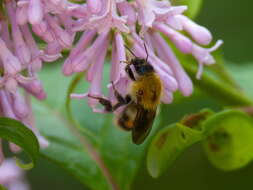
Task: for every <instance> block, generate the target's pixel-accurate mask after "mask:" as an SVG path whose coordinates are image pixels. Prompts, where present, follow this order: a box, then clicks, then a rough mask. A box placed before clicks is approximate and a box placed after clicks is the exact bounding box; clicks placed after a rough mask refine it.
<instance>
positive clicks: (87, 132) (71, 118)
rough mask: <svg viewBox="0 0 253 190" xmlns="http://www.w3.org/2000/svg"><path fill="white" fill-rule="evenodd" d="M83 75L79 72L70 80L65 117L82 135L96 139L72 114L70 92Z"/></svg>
mask: <svg viewBox="0 0 253 190" xmlns="http://www.w3.org/2000/svg"><path fill="white" fill-rule="evenodd" d="M83 75H84V74H83V73H79V74H78V75H76V76H75V78H74V79H73V80H72V81H71V84H70V85H69V88H68V92H67V97H66V103H65V106H66V111H67V117H68V120H69V121H70V123H72V124H73V125H74V126H75V127H76V128H77V129H78V130H79V131H80V132H82V133H83V134H84V135H87V136H88V137H91V139H93V140H96V141H97V140H98V139H97V137H96V136H95V134H93V133H92V132H91V131H90V130H88V129H86V128H84V127H82V126H81V125H80V123H79V122H78V121H77V120H76V119H74V116H73V114H72V109H71V98H70V94H71V93H72V92H73V91H74V90H75V88H76V87H77V84H78V83H79V81H80V80H81V79H82V78H83Z"/></svg>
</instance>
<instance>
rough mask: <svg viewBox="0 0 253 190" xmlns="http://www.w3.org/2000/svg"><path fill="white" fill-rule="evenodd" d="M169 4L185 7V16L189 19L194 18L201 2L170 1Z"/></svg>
mask: <svg viewBox="0 0 253 190" xmlns="http://www.w3.org/2000/svg"><path fill="white" fill-rule="evenodd" d="M171 3H172V4H173V5H187V7H188V9H187V10H186V11H185V14H186V15H187V16H189V17H190V18H196V16H197V15H198V13H199V11H200V9H201V6H202V0H172V1H171Z"/></svg>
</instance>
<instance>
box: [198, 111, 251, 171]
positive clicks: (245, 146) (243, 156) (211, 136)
mask: <svg viewBox="0 0 253 190" xmlns="http://www.w3.org/2000/svg"><path fill="white" fill-rule="evenodd" d="M203 125H204V126H203V127H204V128H205V130H204V134H205V136H207V138H206V140H205V141H204V143H203V146H204V149H205V152H206V154H207V157H208V159H209V160H210V162H211V163H212V164H213V165H214V166H215V167H217V168H219V169H221V170H225V171H229V170H234V169H238V168H241V167H243V166H245V165H246V164H248V163H249V162H250V161H251V160H252V159H253V151H252V150H253V120H252V118H250V117H249V116H247V115H246V114H245V113H243V112H240V111H236V110H227V111H223V112H220V113H217V114H215V115H213V116H211V117H210V118H208V119H207V120H206V122H205V123H204V124H203Z"/></svg>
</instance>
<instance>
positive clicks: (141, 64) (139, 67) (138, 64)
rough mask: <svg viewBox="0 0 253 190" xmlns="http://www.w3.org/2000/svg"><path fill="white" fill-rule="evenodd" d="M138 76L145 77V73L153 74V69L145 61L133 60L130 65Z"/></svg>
mask: <svg viewBox="0 0 253 190" xmlns="http://www.w3.org/2000/svg"><path fill="white" fill-rule="evenodd" d="M130 64H132V65H133V66H134V68H135V71H136V73H137V74H138V75H140V76H141V75H145V74H147V73H151V72H154V68H153V66H152V65H150V64H149V63H148V62H147V61H146V60H145V59H140V58H135V59H132V60H131V63H130Z"/></svg>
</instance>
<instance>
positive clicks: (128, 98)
mask: <svg viewBox="0 0 253 190" xmlns="http://www.w3.org/2000/svg"><path fill="white" fill-rule="evenodd" d="M131 100H132V99H131V97H130V95H129V94H128V95H126V97H125V98H124V102H118V103H117V104H115V105H114V106H113V107H112V110H113V111H114V110H116V109H118V108H119V107H121V106H123V105H126V104H128V103H129V102H131Z"/></svg>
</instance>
